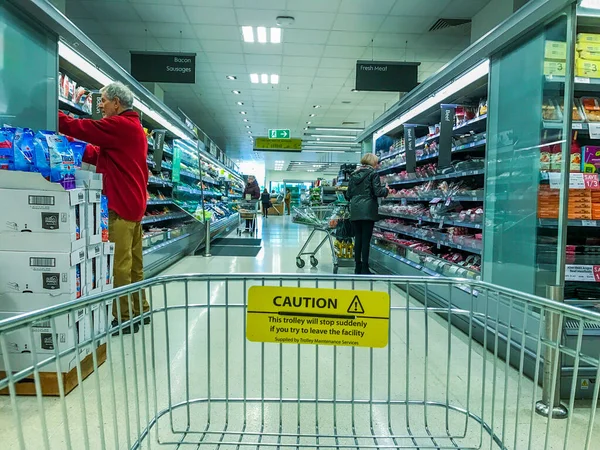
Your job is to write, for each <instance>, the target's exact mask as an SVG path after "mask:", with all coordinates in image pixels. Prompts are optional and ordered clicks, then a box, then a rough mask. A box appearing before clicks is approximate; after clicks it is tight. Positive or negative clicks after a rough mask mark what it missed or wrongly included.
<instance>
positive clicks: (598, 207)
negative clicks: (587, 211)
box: [592, 191, 600, 220]
mask: <svg viewBox="0 0 600 450" xmlns="http://www.w3.org/2000/svg"><path fill="white" fill-rule="evenodd" d="M592 219H593V220H600V191H592Z"/></svg>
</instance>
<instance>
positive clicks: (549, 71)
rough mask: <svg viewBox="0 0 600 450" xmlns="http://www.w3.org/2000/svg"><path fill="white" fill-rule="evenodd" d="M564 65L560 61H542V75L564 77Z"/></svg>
mask: <svg viewBox="0 0 600 450" xmlns="http://www.w3.org/2000/svg"><path fill="white" fill-rule="evenodd" d="M566 70H567V69H566V66H565V63H564V62H562V61H548V60H547V59H545V60H544V75H560V76H563V77H564V76H565V75H566V74H567V72H566Z"/></svg>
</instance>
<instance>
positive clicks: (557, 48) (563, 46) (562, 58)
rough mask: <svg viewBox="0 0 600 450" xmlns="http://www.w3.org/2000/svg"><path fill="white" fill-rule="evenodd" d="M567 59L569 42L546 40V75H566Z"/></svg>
mask: <svg viewBox="0 0 600 450" xmlns="http://www.w3.org/2000/svg"><path fill="white" fill-rule="evenodd" d="M566 61H567V43H566V42H560V41H546V45H545V49H544V75H558V76H563V77H564V76H565V75H566V74H567V72H566Z"/></svg>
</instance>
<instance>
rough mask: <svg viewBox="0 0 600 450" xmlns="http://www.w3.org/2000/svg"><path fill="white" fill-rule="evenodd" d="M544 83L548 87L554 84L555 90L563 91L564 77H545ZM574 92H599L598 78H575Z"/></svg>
mask: <svg viewBox="0 0 600 450" xmlns="http://www.w3.org/2000/svg"><path fill="white" fill-rule="evenodd" d="M544 79H545V81H546V83H548V84H549V85H550V86H552V84H556V89H558V90H560V89H563V86H562V85H564V84H565V77H563V76H560V75H546V76H545V77H544ZM575 90H576V91H587V92H600V78H587V77H575Z"/></svg>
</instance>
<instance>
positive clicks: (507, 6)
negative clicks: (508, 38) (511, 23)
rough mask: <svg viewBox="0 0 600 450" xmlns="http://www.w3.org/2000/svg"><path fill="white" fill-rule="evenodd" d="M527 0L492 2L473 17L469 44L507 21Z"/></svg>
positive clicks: (495, 0)
mask: <svg viewBox="0 0 600 450" xmlns="http://www.w3.org/2000/svg"><path fill="white" fill-rule="evenodd" d="M528 1H529V0H492V1H491V2H490V3H488V4H487V5H486V6H485V7H484V8H483V9H482V10H481V11H479V12H478V13H477V14H476V15H475V16H473V21H472V23H471V43H473V42H475V41H476V40H478V39H479V38H480V37H482V36H483V35H484V34H486V33H487V32H488V31H491V30H492V29H493V28H494V27H496V26H497V25H499V24H500V23H502V22H503V21H505V20H506V19H508V18H509V17H510V16H511V15H512V14H513V13H514V12H515V11H518V10H519V9H520V8H521V7H523V5H525V4H526V3H527V2H528Z"/></svg>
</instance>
